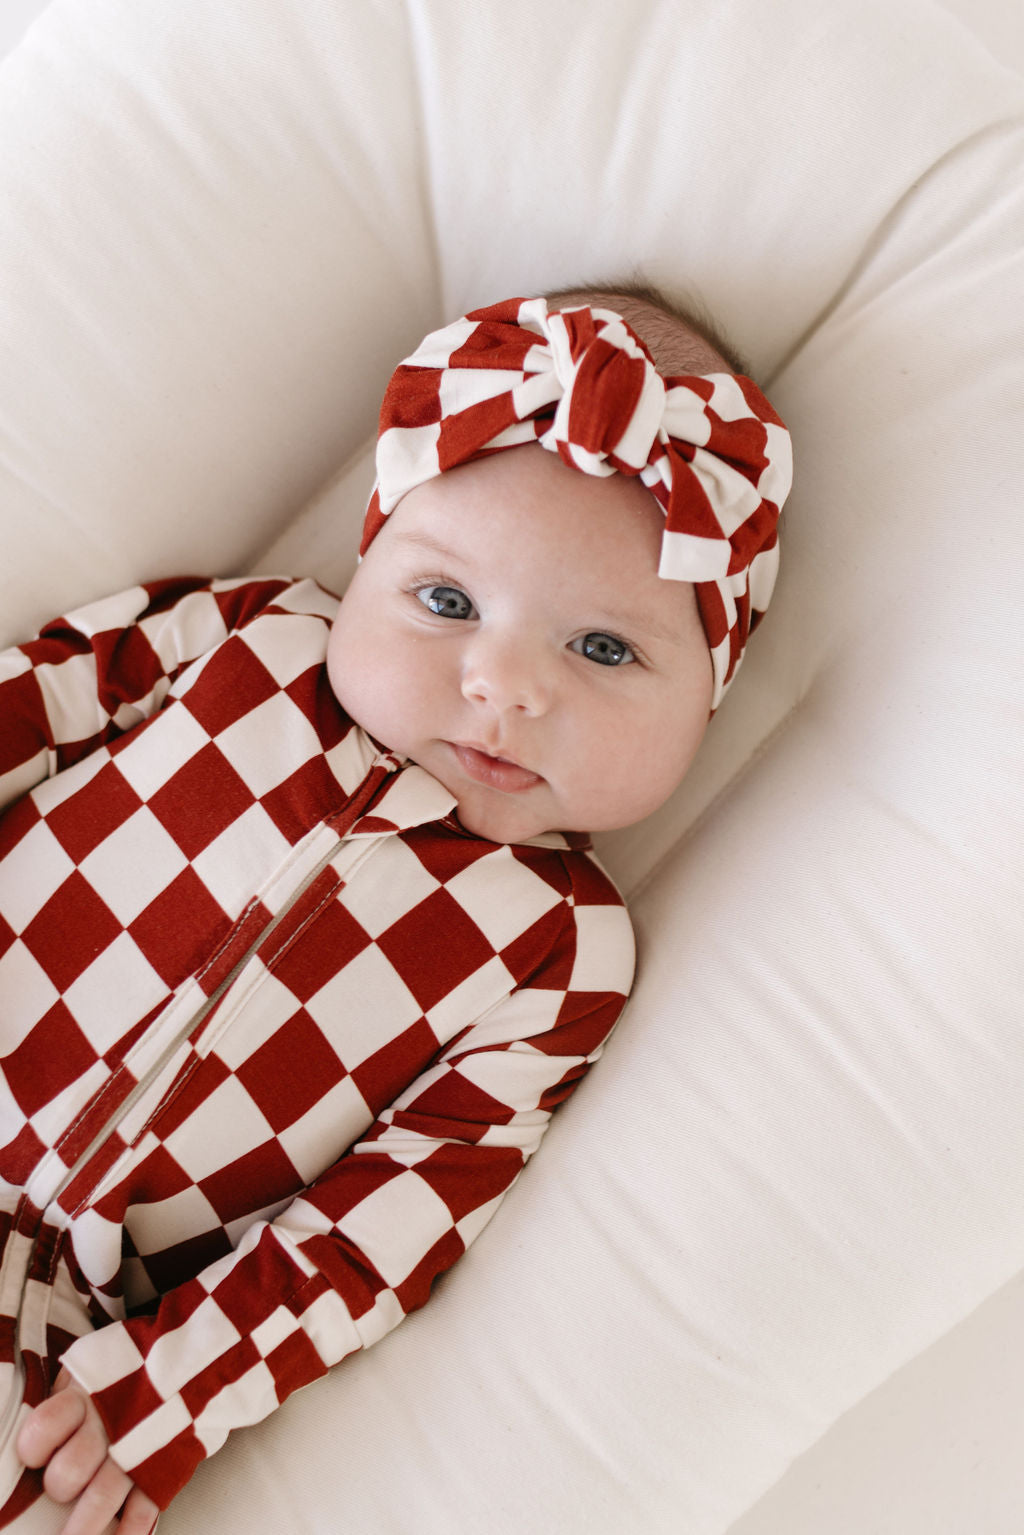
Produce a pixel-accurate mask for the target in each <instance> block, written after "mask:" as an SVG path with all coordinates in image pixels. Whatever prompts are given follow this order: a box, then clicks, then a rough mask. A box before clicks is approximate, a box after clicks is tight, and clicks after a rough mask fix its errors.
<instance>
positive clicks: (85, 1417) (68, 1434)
mask: <svg viewBox="0 0 1024 1535" xmlns="http://www.w3.org/2000/svg"><path fill="white" fill-rule="evenodd" d="M108 1445H109V1441H108V1439H107V1431H106V1429H105V1428H104V1427H103V1423H102V1421H101V1419H100V1415H99V1413H98V1412H97V1411H96V1409H95V1407H94V1406H93V1404H92V1401H91V1400H90V1398H89V1397H88V1396H87V1395H86V1394H85V1392H84V1391H83V1390H82V1389H81V1387H79V1386H77V1385H76V1384H75V1382H74V1381H73V1380H72V1379H71V1377H70V1375H68V1373H67V1371H66V1370H62V1371H61V1372H60V1374H59V1375H58V1377H57V1381H56V1384H55V1386H54V1388H53V1393H52V1395H51V1396H49V1397H48V1398H47V1400H46V1401H45V1402H42V1403H40V1405H39V1406H38V1407H37V1408H35V1409H34V1411H33V1412H32V1413H31V1414H30V1416H29V1417H28V1418H27V1419H26V1421H25V1423H24V1424H23V1425H22V1428H21V1431H20V1433H19V1434H18V1455H19V1457H20V1459H21V1461H22V1463H23V1464H24V1465H26V1466H32V1467H36V1468H40V1467H42V1466H45V1467H46V1471H45V1472H44V1475H43V1487H44V1489H45V1491H46V1494H47V1496H48V1497H50V1498H51V1499H52V1500H53V1502H54V1503H74V1505H75V1507H74V1508H73V1510H72V1511H71V1514H70V1515H69V1517H68V1522H67V1524H66V1525H65V1526H64V1535H104V1532H105V1531H106V1530H108V1529H109V1528H110V1525H111V1521H112V1520H114V1519H117V1516H118V1514H119V1513H120V1519H119V1520H118V1522H117V1525H116V1528H117V1530H118V1531H119V1535H149V1532H150V1531H151V1530H152V1529H153V1526H154V1525H155V1524H156V1520H157V1515H158V1514H159V1512H160V1510H159V1509H158V1508H157V1506H156V1504H155V1503H154V1502H153V1500H152V1499H151V1498H148V1497H147V1496H146V1494H145V1493H144V1492H143V1491H142V1489H141V1488H140V1487H136V1486H135V1484H134V1482H133V1481H132V1480H131V1478H130V1477H129V1476H127V1475H126V1474H125V1472H123V1471H122V1470H121V1468H120V1466H119V1465H117V1464H116V1463H115V1462H114V1461H113V1460H111V1458H110V1456H109V1455H108V1454H107V1449H108Z"/></svg>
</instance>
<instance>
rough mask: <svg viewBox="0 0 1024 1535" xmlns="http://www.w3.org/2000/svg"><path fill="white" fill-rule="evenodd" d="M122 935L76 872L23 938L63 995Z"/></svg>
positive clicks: (36, 916) (87, 884)
mask: <svg viewBox="0 0 1024 1535" xmlns="http://www.w3.org/2000/svg"><path fill="white" fill-rule="evenodd" d="M121 931H122V929H121V924H120V922H118V920H117V918H116V917H115V916H114V914H113V912H112V911H111V910H110V908H109V907H108V906H107V905H106V903H105V902H104V901H101V900H100V898H99V896H98V895H97V894H96V892H95V891H94V890H93V888H92V886H91V885H90V884H89V883H88V881H87V880H85V879H84V878H83V877H82V875H81V874H79V872H78V870H77V869H76V870H75V871H74V873H73V874H69V875H68V877H67V879H66V880H65V881H64V883H63V884H62V885H61V887H60V889H59V890H56V891H54V893H53V895H51V897H50V899H49V900H48V901H46V902H45V904H44V905H43V906H41V907H40V908H39V910H38V912H37V913H36V915H35V916H34V917H33V918H32V921H31V922H30V923H29V925H28V927H26V929H25V931H24V932H23V933H22V935H21V937H22V942H23V943H24V945H25V947H26V948H27V949H28V951H29V953H30V954H31V955H32V957H33V958H34V959H35V960H37V961H38V963H39V964H40V965H41V966H42V967H43V969H44V970H45V971H46V974H47V975H48V976H49V977H50V980H51V981H52V982H53V984H54V985H55V986H56V988H57V990H58V991H61V992H63V991H67V989H68V987H69V986H71V985H72V983H73V982H75V981H76V980H77V979H78V977H79V976H80V975H81V974H82V972H83V971H84V970H86V969H88V967H89V965H91V964H92V962H93V960H94V959H95V958H96V957H97V955H99V954H102V952H103V950H104V949H105V948H106V947H107V946H108V944H111V943H113V941H114V939H115V938H117V937H118V936H119V934H120V933H121Z"/></svg>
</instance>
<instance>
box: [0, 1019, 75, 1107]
mask: <svg viewBox="0 0 1024 1535" xmlns="http://www.w3.org/2000/svg"><path fill="white" fill-rule="evenodd" d="M95 1061H96V1051H95V1050H94V1049H93V1047H92V1045H91V1044H90V1043H89V1041H88V1040H87V1039H86V1037H85V1035H84V1034H83V1033H82V1031H81V1030H80V1029H79V1027H78V1025H77V1024H76V1022H75V1020H74V1018H73V1017H72V1016H71V1014H70V1012H69V1011H68V1009H67V1008H66V1007H65V1006H64V1003H63V1002H55V1003H54V1005H53V1007H51V1008H50V1010H49V1012H47V1013H44V1014H43V1016H42V1018H40V1020H39V1022H38V1023H37V1024H36V1026H35V1028H33V1029H30V1030H29V1032H28V1034H26V1036H25V1038H24V1039H23V1040H22V1041H21V1043H20V1044H19V1045H16V1046H15V1048H14V1049H13V1050H12V1051H11V1053H10V1054H9V1055H6V1056H4V1062H3V1070H4V1076H5V1078H6V1079H7V1085H8V1086H9V1087H10V1089H11V1092H12V1093H13V1094H14V1096H15V1098H16V1099H17V1102H18V1107H19V1108H20V1109H21V1111H22V1113H23V1114H24V1115H25V1117H26V1119H31V1117H32V1115H33V1114H37V1113H38V1112H39V1110H40V1109H41V1108H42V1107H43V1106H44V1105H45V1104H47V1103H49V1101H50V1099H51V1098H56V1096H57V1094H58V1093H62V1092H63V1091H64V1089H65V1088H66V1087H70V1086H71V1084H72V1083H73V1082H74V1081H75V1080H76V1079H77V1078H79V1077H82V1076H84V1075H85V1073H86V1072H87V1071H88V1070H89V1068H90V1066H92V1065H93V1064H94V1063H95Z"/></svg>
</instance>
